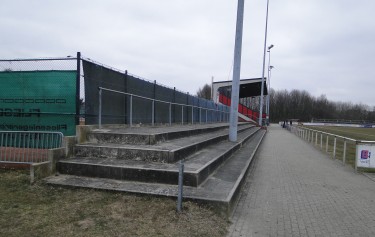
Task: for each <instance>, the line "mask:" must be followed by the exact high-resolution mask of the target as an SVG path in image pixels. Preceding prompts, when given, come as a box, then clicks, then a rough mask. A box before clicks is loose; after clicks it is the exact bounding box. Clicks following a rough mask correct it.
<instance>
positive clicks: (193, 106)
mask: <svg viewBox="0 0 375 237" xmlns="http://www.w3.org/2000/svg"><path fill="white" fill-rule="evenodd" d="M98 89H99V121H98V122H99V129H101V127H102V91H109V92H114V93H118V94H123V95H128V96H130V126H132V106H133V103H132V100H133V97H136V98H140V99H145V100H149V101H152V102H153V103H152V125H154V120H155V118H154V109H155V102H159V103H164V104H169V124H171V123H172V121H171V106H172V105H178V106H182V117H183V107H191V109H192V114H191V117H192V123H194V111H193V110H194V108H196V109H199V111H200V114H201V110H202V109H203V110H205V111H206V123H207V122H208V121H207V117H208V115H207V111H212V112H220V113H224V114H227V115H228V114H229V113H230V112H227V111H222V110H219V109H209V108H204V107H199V106H196V105H187V104H180V103H175V102H168V101H163V100H158V99H153V98H149V97H145V96H140V95H136V94H132V93H128V92H123V91H117V90H113V89H108V88H104V87H98ZM226 107H228V106H226ZM224 120H228V119H224ZM199 122H200V123H201V122H202V121H201V116H199ZM220 122H221V117H220ZM182 123H183V119H182Z"/></svg>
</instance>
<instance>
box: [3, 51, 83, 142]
mask: <svg viewBox="0 0 375 237" xmlns="http://www.w3.org/2000/svg"><path fill="white" fill-rule="evenodd" d="M78 55H79V54H78ZM78 61H79V60H77V58H76V57H66V58H38V59H10V60H0V118H1V122H0V130H3V131H4V130H7V131H48V132H62V133H63V134H64V135H65V136H70V135H75V125H76V124H77V123H78V120H79V116H76V115H78V114H79V107H80V101H81V100H80V97H79V91H80V88H79V85H80V83H77V82H79V81H80V75H79V74H78V75H77V65H79V64H77V62H78Z"/></svg>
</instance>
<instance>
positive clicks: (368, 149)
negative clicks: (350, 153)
mask: <svg viewBox="0 0 375 237" xmlns="http://www.w3.org/2000/svg"><path fill="white" fill-rule="evenodd" d="M356 156H357V157H356V160H357V167H365V168H375V144H359V145H357V154H356ZM373 156H374V157H373Z"/></svg>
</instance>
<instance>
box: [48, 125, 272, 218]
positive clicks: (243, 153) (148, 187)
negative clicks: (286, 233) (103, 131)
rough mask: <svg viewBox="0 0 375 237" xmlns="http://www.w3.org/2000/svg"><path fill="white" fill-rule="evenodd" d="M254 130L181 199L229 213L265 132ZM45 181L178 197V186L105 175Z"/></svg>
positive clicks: (60, 176) (186, 187)
mask: <svg viewBox="0 0 375 237" xmlns="http://www.w3.org/2000/svg"><path fill="white" fill-rule="evenodd" d="M265 132H266V131H264V130H261V131H259V132H257V133H256V134H255V135H254V137H253V138H252V139H250V140H249V141H248V142H247V143H246V144H245V145H244V146H243V147H242V148H241V149H240V150H239V151H238V152H236V153H235V154H234V156H233V157H231V159H229V160H228V161H227V162H225V164H223V165H222V166H220V167H219V168H218V169H217V171H216V172H215V173H214V174H213V175H211V176H210V177H209V178H208V179H207V181H206V182H204V183H203V184H202V185H200V186H199V187H191V186H185V187H184V199H185V200H186V199H187V200H194V201H198V202H202V203H206V204H209V205H211V206H214V207H216V208H217V209H216V210H217V211H219V212H221V213H222V214H224V215H226V216H229V215H230V213H231V212H232V210H233V207H234V205H235V203H236V201H237V200H238V196H239V192H240V188H241V185H242V182H243V180H244V177H245V175H246V173H247V171H248V168H249V166H250V164H251V162H252V159H253V157H254V155H255V152H256V151H257V149H258V146H259V145H260V143H261V141H262V139H263V137H264V135H265ZM45 180H46V182H47V183H49V184H53V185H62V186H70V187H71V186H74V187H82V188H94V189H100V190H111V191H120V192H129V193H138V194H149V195H160V196H172V197H176V196H177V189H178V187H177V185H171V184H157V183H144V182H135V181H122V180H114V179H105V178H90V177H81V176H75V175H58V176H51V177H48V178H46V179H45Z"/></svg>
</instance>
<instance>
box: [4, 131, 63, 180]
mask: <svg viewBox="0 0 375 237" xmlns="http://www.w3.org/2000/svg"><path fill="white" fill-rule="evenodd" d="M61 152H62V154H60V153H61ZM64 154H65V148H64V135H63V134H62V133H61V132H37V131H0V166H1V167H13V168H21V167H23V168H26V167H29V168H30V182H31V183H33V182H34V178H35V174H36V172H35V169H38V171H37V176H40V177H42V176H44V177H45V176H48V175H50V174H51V173H52V171H53V163H54V160H55V159H56V158H58V157H61V156H64Z"/></svg>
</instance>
